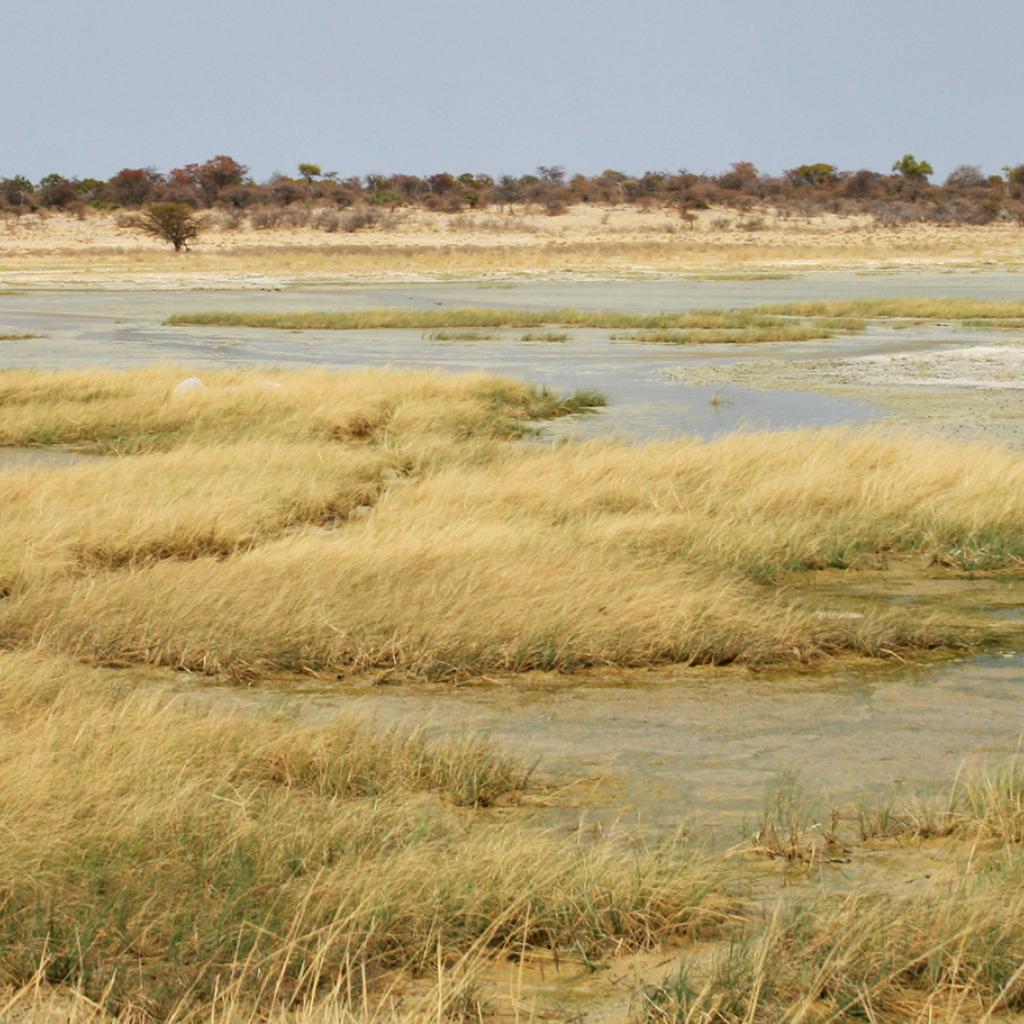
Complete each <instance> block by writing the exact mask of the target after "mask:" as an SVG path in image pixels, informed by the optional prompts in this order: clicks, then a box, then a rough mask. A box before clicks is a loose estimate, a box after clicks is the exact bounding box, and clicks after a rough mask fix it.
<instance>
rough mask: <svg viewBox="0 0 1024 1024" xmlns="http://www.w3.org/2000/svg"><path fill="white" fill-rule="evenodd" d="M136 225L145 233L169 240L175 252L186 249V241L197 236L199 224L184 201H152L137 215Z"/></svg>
mask: <svg viewBox="0 0 1024 1024" xmlns="http://www.w3.org/2000/svg"><path fill="white" fill-rule="evenodd" d="M137 226H138V227H139V228H140V229H141V230H143V231H145V232H146V234H147V235H152V236H153V237H154V238H159V239H162V240H163V241H165V242H170V243H171V245H173V246H174V251H175V252H181V250H182V249H185V250H186V251H187V250H188V243H189V242H191V241H192V240H193V239H195V238H198V237H199V228H200V226H201V225H200V223H199V220H198V218H197V217H196V215H195V213H194V212H193V211H192V207H191V206H189V205H187V204H186V203H153V205H152V206H150V207H149V208H148V209H147V210H146V211H145V213H143V214H142V215H141V216H140V217H139V220H138V222H137Z"/></svg>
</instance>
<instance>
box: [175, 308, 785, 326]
mask: <svg viewBox="0 0 1024 1024" xmlns="http://www.w3.org/2000/svg"><path fill="white" fill-rule="evenodd" d="M167 323H168V324H169V325H171V326H215V327H264V328H274V329H277V330H337V331H351V330H380V329H387V330H407V329H425V330H435V329H437V330H441V329H444V328H489V327H490V328H500V327H518V328H535V327H548V326H558V327H593V328H604V329H611V330H615V329H622V330H630V329H637V330H656V329H666V328H740V327H769V326H777V325H778V321H777V320H774V319H771V318H766V317H764V316H761V315H757V314H753V313H750V312H747V311H727V310H697V311H694V312H691V313H619V312H612V311H601V310H579V309H555V310H547V311H532V310H520V309H486V308H475V307H472V308H462V309H366V310H353V311H349V312H335V313H329V312H325V313H312V312H305V313H250V312H241V313H231V312H221V311H211V312H205V313H204V312H197V313H177V314H175V315H174V316H172V317H170V318H169V319H168V320H167Z"/></svg>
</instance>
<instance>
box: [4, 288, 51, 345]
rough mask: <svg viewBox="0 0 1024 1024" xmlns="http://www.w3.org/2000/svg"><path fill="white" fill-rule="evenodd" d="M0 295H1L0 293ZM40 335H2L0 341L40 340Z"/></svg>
mask: <svg viewBox="0 0 1024 1024" xmlns="http://www.w3.org/2000/svg"><path fill="white" fill-rule="evenodd" d="M0 294H2V293H0ZM41 337H42V335H41V334H16V333H15V334H2V333H0V341H31V340H32V339H33V338H41Z"/></svg>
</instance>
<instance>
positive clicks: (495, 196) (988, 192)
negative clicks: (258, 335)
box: [0, 154, 1024, 226]
mask: <svg viewBox="0 0 1024 1024" xmlns="http://www.w3.org/2000/svg"><path fill="white" fill-rule="evenodd" d="M932 174H933V172H932V167H931V165H930V164H929V163H928V162H927V161H925V160H918V159H917V158H916V157H914V156H913V155H912V154H907V155H905V156H903V157H902V158H901V159H899V160H897V161H896V162H895V163H894V164H893V166H892V168H891V170H890V171H888V172H885V173H883V172H879V171H872V170H866V169H861V170H856V171H849V170H840V169H839V168H837V167H836V166H835V165H833V164H829V163H823V162H819V163H809V164H802V165H800V166H798V167H794V168H792V169H790V170H788V171H785V172H784V173H783V174H781V175H770V174H764V173H762V172H760V171H759V170H758V169H757V167H755V166H754V164H752V163H750V162H748V161H740V162H737V163H734V164H732V165H731V166H730V168H729V169H728V170H726V171H725V172H723V173H721V174H697V173H694V172H691V171H686V170H680V171H674V172H663V171H645V172H644V173H643V174H639V175H630V174H626V173H624V172H622V171H617V170H606V171H603V172H602V173H601V174H596V175H585V174H572V175H570V174H568V173H567V172H566V170H565V169H564V168H563V167H560V166H540V167H538V168H537V170H536V171H535V172H534V173H532V174H524V175H520V176H512V175H501V176H500V177H497V178H495V177H492V176H490V175H487V174H472V173H463V174H452V173H449V172H440V173H437V174H431V175H426V176H418V175H413V174H391V175H384V174H370V175H366V176H365V177H348V178H343V177H341V176H340V175H339V174H338V173H336V172H334V171H326V172H325V171H322V170H321V168H320V166H319V165H317V164H315V163H300V164H299V165H298V167H297V169H296V173H295V174H294V175H286V174H274V175H273V176H272V177H271V178H269V179H268V180H266V181H263V182H257V181H255V180H254V179H253V178H252V176H251V175H250V173H249V169H248V168H247V167H246V166H245V165H244V164H242V163H240V162H239V161H238V160H236V159H235V158H233V157H230V156H226V155H223V154H221V155H218V156H215V157H212V158H211V159H209V160H207V161H205V162H204V163H193V164H187V165H185V166H184V167H178V168H175V169H173V170H171V171H169V172H167V173H163V172H160V171H158V170H156V169H154V168H152V167H137V168H131V167H126V168H124V169H122V170H120V171H118V172H117V174H115V175H113V177H111V178H109V179H107V180H101V179H97V178H81V179H80V178H73V177H65V176H63V175H61V174H57V173H54V174H48V175H46V176H45V177H44V178H42V179H41V180H40V181H38V182H31V181H29V180H28V179H27V178H25V177H24V176H21V175H12V176H10V177H4V178H0V210H3V211H5V212H7V213H13V214H15V215H18V214H22V213H27V212H31V211H35V210H38V209H56V210H70V211H75V210H83V209H87V208H94V209H99V210H115V209H138V208H141V207H145V206H148V205H150V204H154V203H179V204H184V205H186V206H188V207H190V208H192V209H209V208H214V207H219V208H227V209H233V210H237V211H240V212H243V213H246V212H247V213H249V214H253V213H255V212H258V211H261V210H264V211H266V210H280V209H283V208H288V207H296V206H316V207H320V208H325V207H326V208H331V207H334V208H337V209H347V208H360V209H366V208H377V209H388V208H397V207H418V208H422V209H428V210H438V211H442V212H447V213H458V212H460V211H464V210H471V209H483V208H499V209H513V208H517V207H518V208H523V207H530V208H534V209H540V210H543V211H545V212H546V213H548V214H550V215H552V216H557V215H558V214H561V213H564V212H565V211H566V210H567V209H568V208H569V207H570V206H572V205H576V204H593V205H622V204H627V205H634V206H638V207H661V208H666V207H667V208H672V209H675V210H677V211H678V212H679V214H680V215H681V216H683V217H684V218H685V217H688V216H689V217H691V218H692V215H693V211H697V210H701V209H708V208H710V207H715V206H725V207H732V208H734V209H738V210H752V209H755V208H757V207H765V206H772V207H774V208H776V209H778V210H780V211H782V212H784V213H787V214H796V215H807V216H813V215H816V214H821V213H835V214H840V215H846V214H868V215H872V216H874V217H875V218H876V219H877V220H878V221H879V222H881V223H892V224H898V223H909V222H913V221H929V222H935V223H966V224H986V223H991V222H993V221H998V220H1013V221H1016V222H1018V223H1024V164H1017V165H1010V166H1007V167H1005V168H1003V173H1001V174H992V175H986V174H984V173H982V171H981V170H980V169H979V168H978V167H976V166H973V165H969V164H964V165H961V166H960V167H957V168H956V170H954V171H953V172H952V173H951V174H950V175H949V176H948V177H947V178H946V179H945V181H943V182H942V183H941V184H939V183H933V182H932V180H931V178H932ZM254 223H255V221H254ZM266 226H269V222H268V224H267V225H266Z"/></svg>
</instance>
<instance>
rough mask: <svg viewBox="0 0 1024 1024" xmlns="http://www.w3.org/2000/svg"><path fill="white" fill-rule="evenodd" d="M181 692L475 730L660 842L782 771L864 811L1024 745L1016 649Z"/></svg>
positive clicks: (1021, 663) (754, 798)
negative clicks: (476, 682)
mask: <svg viewBox="0 0 1024 1024" xmlns="http://www.w3.org/2000/svg"><path fill="white" fill-rule="evenodd" d="M296 687H298V689H296ZM182 688H183V689H184V690H185V691H186V692H188V693H189V694H191V695H192V697H193V698H197V699H199V700H200V701H202V702H204V703H205V702H206V701H211V702H213V703H214V704H215V705H216V706H221V707H234V708H239V709H247V710H253V711H255V710H264V709H274V710H276V711H285V712H291V713H294V714H295V715H296V716H297V717H298V718H299V719H300V720H303V721H311V722H314V721H315V722H324V721H328V720H329V719H330V718H331V717H332V716H333V715H335V714H337V713H338V712H340V711H356V712H359V713H362V714H365V715H367V716H370V717H373V718H374V719H376V720H379V721H385V722H392V723H394V722H398V723H402V724H405V725H419V724H423V723H426V724H427V725H428V726H429V727H430V728H431V729H432V730H436V731H439V732H448V731H451V730H456V731H458V730H463V729H468V730H472V731H474V732H476V731H480V732H483V733H486V734H488V735H489V736H490V737H491V738H492V740H493V741H494V742H495V743H497V744H498V745H499V746H501V747H504V748H505V749H507V750H509V751H511V752H513V753H516V754H526V755H527V756H533V757H536V758H538V759H539V761H540V764H541V766H542V773H543V776H544V778H545V779H547V780H550V781H554V782H555V783H557V784H560V785H565V784H568V783H572V782H580V783H581V784H580V785H579V786H578V787H576V788H574V789H570V790H569V791H568V793H569V796H570V799H569V801H568V802H569V803H570V804H572V803H578V804H579V806H581V807H582V806H586V807H587V808H589V809H590V810H588V816H589V817H591V818H597V819H598V820H601V821H604V822H606V823H607V822H610V821H614V820H623V821H627V822H629V823H630V824H632V825H639V826H640V827H641V828H642V829H644V830H652V831H657V832H663V831H666V830H674V829H676V828H678V827H679V826H681V825H685V824H687V823H693V822H696V823H697V824H698V826H699V827H701V828H713V829H716V830H718V831H719V832H721V833H722V834H723V835H724V838H725V839H726V840H730V839H734V838H735V837H736V836H737V835H738V832H739V830H740V828H741V827H742V826H743V824H744V823H745V822H746V823H750V822H752V821H753V820H754V819H755V818H756V816H757V814H758V812H759V810H760V809H761V808H762V806H763V800H764V796H765V793H766V789H767V787H768V786H769V785H771V784H772V783H773V782H774V781H775V780H777V779H778V777H779V775H780V773H788V772H792V773H796V775H797V776H798V777H799V778H800V780H802V783H803V784H804V786H805V787H806V789H807V791H808V793H809V795H810V796H812V797H813V798H816V800H817V801H818V803H819V805H821V806H824V807H827V806H828V804H829V802H830V801H834V802H836V803H837V804H849V803H852V802H857V801H862V800H863V801H868V802H870V801H873V800H878V799H880V798H882V797H884V796H886V795H889V794H893V793H897V792H903V793H905V794H908V793H911V794H912V793H917V792H920V791H924V790H928V789H929V788H930V787H933V786H935V785H936V784H948V783H949V782H951V781H952V779H953V777H954V776H955V775H956V772H957V770H958V769H959V768H960V767H961V765H962V763H963V762H964V761H965V760H966V761H967V762H968V763H969V764H971V765H974V766H976V767H981V766H983V765H984V764H986V763H993V764H994V763H998V762H999V761H1001V760H1004V759H1005V758H1006V757H1007V756H1009V755H1011V754H1013V753H1014V751H1015V750H1017V747H1018V742H1019V740H1020V737H1021V736H1022V734H1024V654H1020V653H1017V654H998V655H988V656H984V657H979V658H971V659H968V660H963V661H956V662H944V663H939V664H929V665H923V666H911V667H892V666H889V667H880V668H874V669H865V668H864V667H863V666H857V667H849V668H845V669H839V670H836V671H830V672H826V673H821V672H819V673H815V674H813V675H812V674H806V673H804V674H799V673H787V674H777V673H771V674H763V675H758V674H752V673H747V672H742V673H741V672H736V671H728V670H718V671H717V672H714V673H711V672H698V671H693V670H681V669H665V670H661V671H655V672H650V673H646V674H639V675H638V674H637V673H631V674H630V676H629V677H628V679H625V678H620V679H619V680H617V681H616V680H615V679H614V678H612V679H609V680H606V681H592V682H588V681H585V680H584V681H582V682H576V683H573V682H572V681H569V682H567V683H563V684H561V685H554V686H536V687H532V688H531V687H529V685H525V686H524V684H523V681H522V680H520V681H519V682H517V683H514V684H512V685H507V686H501V685H480V686H472V687H464V688H429V689H427V688H422V687H416V686H409V685H401V686H376V687H369V686H362V687H359V688H347V689H346V688H342V689H338V688H327V687H316V686H310V685H309V684H308V683H306V684H303V683H301V682H296V683H289V684H287V685H278V686H261V687H258V688H253V689H241V688H230V687H219V686H216V687H210V686H201V685H199V684H195V683H193V682H185V681H184V680H183V681H182ZM549 816H551V817H553V818H554V819H555V820H563V821H565V820H569V821H572V822H575V820H576V817H577V814H576V812H575V811H572V809H571V808H570V810H569V811H566V809H565V808H564V807H563V808H562V809H561V810H556V811H555V812H553V813H552V814H551V815H549Z"/></svg>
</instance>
